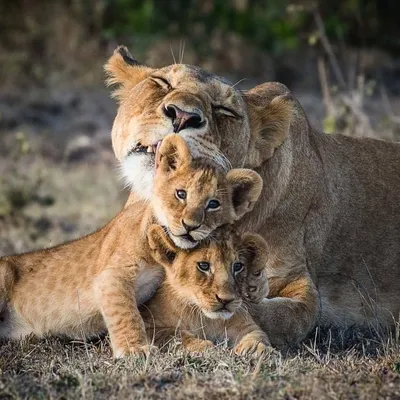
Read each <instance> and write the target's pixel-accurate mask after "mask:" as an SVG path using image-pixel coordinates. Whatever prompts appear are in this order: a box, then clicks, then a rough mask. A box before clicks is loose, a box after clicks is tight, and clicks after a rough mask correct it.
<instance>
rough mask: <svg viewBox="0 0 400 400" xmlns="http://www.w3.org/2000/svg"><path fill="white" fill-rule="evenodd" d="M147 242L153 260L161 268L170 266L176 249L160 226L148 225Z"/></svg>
mask: <svg viewBox="0 0 400 400" xmlns="http://www.w3.org/2000/svg"><path fill="white" fill-rule="evenodd" d="M147 240H148V242H149V246H150V249H151V252H152V255H153V257H154V259H155V260H156V261H157V262H158V263H160V264H161V265H163V266H170V265H172V263H173V262H174V260H175V257H176V252H177V248H176V247H175V246H174V244H173V243H172V241H171V239H170V238H169V237H168V235H167V233H166V232H165V231H164V229H163V227H162V226H160V225H150V227H149V229H148V231H147Z"/></svg>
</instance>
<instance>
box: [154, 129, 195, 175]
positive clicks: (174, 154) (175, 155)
mask: <svg viewBox="0 0 400 400" xmlns="http://www.w3.org/2000/svg"><path fill="white" fill-rule="evenodd" d="M191 162H192V155H191V154H190V151H189V148H188V146H187V144H186V142H185V140H184V139H182V138H181V137H180V136H178V135H176V134H174V133H172V134H170V135H168V136H166V137H165V138H164V140H163V141H162V142H161V146H160V147H159V149H158V150H157V155H156V165H157V166H159V167H161V169H162V170H163V171H164V172H169V171H171V170H176V169H179V168H183V167H187V166H188V165H189V164H190V163H191Z"/></svg>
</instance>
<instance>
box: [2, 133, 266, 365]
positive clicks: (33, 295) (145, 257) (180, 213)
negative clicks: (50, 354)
mask: <svg viewBox="0 0 400 400" xmlns="http://www.w3.org/2000/svg"><path fill="white" fill-rule="evenodd" d="M261 188H262V181H261V178H260V177H259V175H258V174H257V173H256V172H254V171H252V170H246V169H232V170H230V171H229V172H227V173H226V172H225V171H222V170H221V169H220V168H218V167H217V166H215V165H213V164H211V163H208V162H204V161H201V160H196V159H193V158H192V156H191V154H190V152H189V149H188V147H187V146H186V144H185V141H184V140H183V139H182V138H180V137H179V136H176V135H170V136H169V137H167V138H165V139H164V141H163V143H162V145H161V146H160V147H159V149H158V151H157V166H156V176H155V182H154V187H153V196H152V202H151V203H147V202H143V201H139V202H136V203H135V204H133V205H131V206H130V207H127V208H125V209H124V210H123V211H122V212H120V213H119V214H118V215H117V216H116V217H115V218H114V219H113V220H112V221H111V222H110V223H108V224H107V225H106V226H105V227H104V228H102V229H100V230H99V231H97V232H95V233H92V234H90V235H88V236H86V237H84V238H81V239H78V240H75V241H72V242H70V243H67V244H64V245H61V246H57V247H53V248H49V249H46V250H41V251H36V252H31V253H26V254H21V255H15V256H8V257H3V258H0V337H6V338H20V337H23V336H25V335H27V334H31V333H32V334H35V335H44V334H64V335H70V336H82V335H83V336H91V335H94V334H99V333H101V332H102V331H104V330H105V329H107V330H108V332H109V334H110V339H111V345H112V348H113V354H114V356H115V357H122V356H126V355H129V354H142V353H147V352H148V350H149V347H148V342H147V338H146V332H145V327H144V324H143V320H142V318H141V317H140V314H139V311H138V308H137V304H142V303H143V302H145V301H146V300H147V299H149V298H150V297H151V296H152V295H153V294H154V292H155V291H156V289H157V287H158V286H159V285H160V283H161V282H162V280H163V277H164V274H163V269H162V267H161V266H159V265H158V264H157V260H155V259H154V257H153V256H152V251H151V249H150V247H149V244H148V241H147V229H148V227H149V226H150V225H151V224H153V223H162V224H163V225H165V229H167V230H168V232H169V233H170V235H171V237H172V238H173V240H174V242H177V243H178V244H179V245H181V247H186V248H189V247H193V246H194V245H196V244H197V241H199V240H201V239H202V238H203V237H205V236H208V235H209V233H210V232H212V231H214V230H215V229H216V228H218V227H219V226H221V225H223V224H226V223H232V222H233V221H234V220H236V219H238V218H240V217H241V216H242V215H244V214H245V213H246V212H248V211H250V210H251V209H252V207H254V205H255V203H256V201H257V199H258V196H259V195H260V192H261ZM250 284H251V282H250ZM246 285H247V282H246V281H244V282H242V286H243V289H242V292H243V293H247V286H246Z"/></svg>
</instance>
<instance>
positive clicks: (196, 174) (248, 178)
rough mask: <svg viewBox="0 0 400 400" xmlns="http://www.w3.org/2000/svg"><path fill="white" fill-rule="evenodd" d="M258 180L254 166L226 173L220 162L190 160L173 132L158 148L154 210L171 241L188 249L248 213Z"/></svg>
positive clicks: (259, 178)
mask: <svg viewBox="0 0 400 400" xmlns="http://www.w3.org/2000/svg"><path fill="white" fill-rule="evenodd" d="M262 184H263V183H262V179H261V177H260V175H258V174H257V173H256V172H255V171H253V170H250V169H244V168H238V169H232V170H230V171H229V172H226V171H224V170H223V169H221V167H219V166H218V164H213V163H211V162H210V161H207V160H204V159H194V158H193V157H192V155H191V153H190V151H189V148H188V146H187V144H186V142H185V140H184V139H183V138H182V137H180V136H178V135H176V134H171V135H168V136H167V137H166V138H165V139H164V140H163V141H162V143H161V144H159V145H158V148H157V154H156V174H155V177H154V184H153V193H152V197H151V202H152V208H153V211H154V214H155V215H156V217H157V219H158V222H159V223H160V224H161V225H163V226H165V227H166V229H167V232H168V234H169V236H170V237H171V239H172V240H173V242H174V243H175V244H176V245H177V246H179V247H181V248H184V249H185V248H191V247H195V246H196V245H197V244H198V242H199V241H201V240H203V239H204V238H206V237H208V236H209V235H210V234H211V232H213V231H214V230H215V229H216V228H218V227H219V226H221V225H223V224H226V223H233V222H234V221H235V220H238V219H240V218H241V217H242V216H243V215H244V214H245V213H247V212H249V211H251V210H252V209H253V207H254V205H255V203H256V201H257V200H258V197H259V196H260V193H261V190H262Z"/></svg>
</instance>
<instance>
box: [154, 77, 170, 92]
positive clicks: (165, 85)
mask: <svg viewBox="0 0 400 400" xmlns="http://www.w3.org/2000/svg"><path fill="white" fill-rule="evenodd" d="M150 79H151V80H152V81H153V82H154V83H156V84H157V85H158V86H160V87H162V88H163V89H166V90H171V89H172V86H171V84H170V83H169V82H168V81H167V80H166V79H164V78H161V77H159V76H152V77H150Z"/></svg>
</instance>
